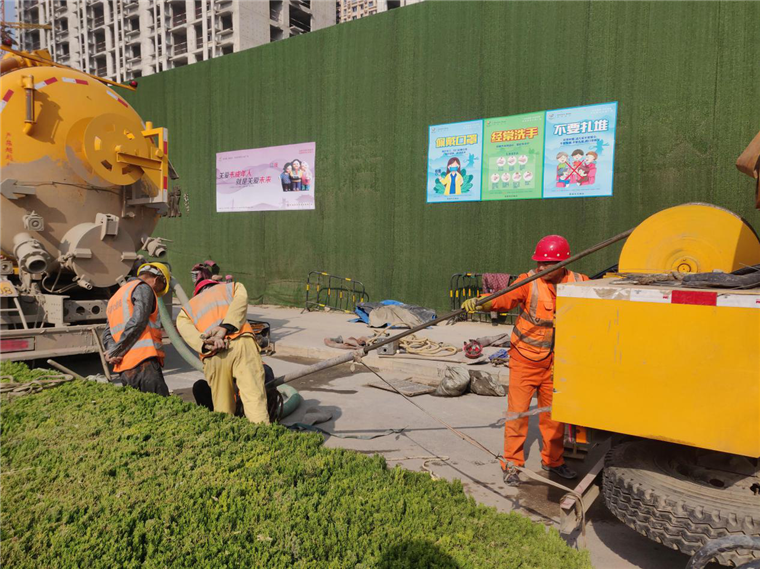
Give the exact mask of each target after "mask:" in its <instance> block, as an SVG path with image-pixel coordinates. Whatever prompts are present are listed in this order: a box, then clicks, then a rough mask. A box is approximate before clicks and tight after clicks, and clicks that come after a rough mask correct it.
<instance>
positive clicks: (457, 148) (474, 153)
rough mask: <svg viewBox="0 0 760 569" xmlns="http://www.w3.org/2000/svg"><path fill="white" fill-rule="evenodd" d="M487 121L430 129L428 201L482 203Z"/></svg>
mask: <svg viewBox="0 0 760 569" xmlns="http://www.w3.org/2000/svg"><path fill="white" fill-rule="evenodd" d="M482 137H483V121H482V120H477V121H468V122H460V123H453V124H444V125H433V126H431V127H430V129H429V139H430V140H429V144H428V172H427V202H428V203H435V202H438V203H440V202H464V201H478V200H480V182H481V171H480V164H481V160H482V154H483V152H482V150H483V141H482Z"/></svg>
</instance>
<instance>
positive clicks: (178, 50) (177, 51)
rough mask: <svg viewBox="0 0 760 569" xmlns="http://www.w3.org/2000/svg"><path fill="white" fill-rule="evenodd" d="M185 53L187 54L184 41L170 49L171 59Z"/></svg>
mask: <svg viewBox="0 0 760 569" xmlns="http://www.w3.org/2000/svg"><path fill="white" fill-rule="evenodd" d="M186 53H187V42H186V41H183V42H182V43H178V44H175V45H174V47H173V48H172V57H177V56H178V55H185V54H186Z"/></svg>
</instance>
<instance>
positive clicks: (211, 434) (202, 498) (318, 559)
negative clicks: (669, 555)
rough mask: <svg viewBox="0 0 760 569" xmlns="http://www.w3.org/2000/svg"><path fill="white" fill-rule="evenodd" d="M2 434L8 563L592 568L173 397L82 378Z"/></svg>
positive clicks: (378, 476)
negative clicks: (86, 380) (82, 379)
mask: <svg viewBox="0 0 760 569" xmlns="http://www.w3.org/2000/svg"><path fill="white" fill-rule="evenodd" d="M0 426H1V428H2V441H1V443H2V444H1V445H0V446H1V451H2V454H1V462H0V469H1V471H2V494H1V496H0V498H1V500H2V511H1V514H0V537H1V540H0V562H1V563H2V565H3V566H4V567H34V568H37V567H93V568H94V567H389V568H390V567H393V568H399V567H410V568H411V567H415V568H416V567H478V568H480V567H499V568H503V567H510V568H511V567H521V568H523V569H528V568H540V569H551V568H557V569H573V568H581V567H590V563H589V561H588V556H587V555H586V554H585V553H580V552H578V551H576V550H573V549H571V548H570V547H568V546H567V545H566V544H565V542H564V541H563V540H562V539H561V538H560V536H559V534H558V533H557V532H556V531H555V530H547V529H546V528H545V527H544V526H542V525H539V524H536V523H533V522H531V521H530V520H529V519H528V518H526V517H524V516H521V515H518V514H500V513H497V512H496V511H495V510H494V509H492V508H486V507H484V506H479V505H476V503H475V501H474V500H473V499H472V498H469V497H467V496H466V495H465V494H464V492H463V490H462V485H461V484H460V483H459V482H458V481H457V482H453V483H451V482H447V481H443V480H438V481H434V480H432V479H431V478H430V477H429V476H428V475H427V474H422V473H416V472H410V471H408V470H404V469H402V468H400V467H397V468H393V469H388V468H387V467H386V463H385V460H384V459H383V458H382V457H380V456H374V457H367V456H364V455H361V454H359V453H356V452H353V451H349V450H343V449H326V448H324V447H323V446H322V437H321V436H320V435H314V434H298V433H293V432H291V431H288V430H286V429H285V428H284V427H281V426H257V425H253V424H251V423H248V422H247V421H245V420H242V419H237V418H233V417H228V416H226V415H223V414H220V413H210V412H208V411H206V410H205V409H203V408H200V407H198V406H196V405H192V404H189V403H184V402H182V401H181V400H180V399H179V398H176V397H166V398H164V397H159V396H156V395H152V394H143V393H139V392H138V391H136V390H133V389H128V388H117V387H113V386H111V385H104V384H98V383H94V382H83V381H74V382H71V383H67V384H65V385H63V386H62V387H57V388H54V389H49V390H46V391H44V392H42V393H40V394H38V395H29V396H24V397H20V398H17V399H15V400H13V401H12V402H10V403H9V402H7V401H4V402H3V405H2V422H1V423H0Z"/></svg>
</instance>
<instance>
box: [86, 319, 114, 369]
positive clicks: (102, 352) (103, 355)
mask: <svg viewBox="0 0 760 569" xmlns="http://www.w3.org/2000/svg"><path fill="white" fill-rule="evenodd" d="M90 331H91V332H92V335H93V336H95V346H96V347H97V348H98V355H99V356H100V363H101V364H102V365H103V373H104V374H105V375H106V379H107V380H108V381H111V370H110V369H108V362H106V351H105V349H104V348H103V343H102V342H101V341H100V336H98V333H97V332H96V331H95V328H90Z"/></svg>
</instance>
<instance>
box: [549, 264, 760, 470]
mask: <svg viewBox="0 0 760 569" xmlns="http://www.w3.org/2000/svg"><path fill="white" fill-rule="evenodd" d="M613 281H614V279H607V280H603V281H589V282H586V283H577V284H566V285H560V287H559V289H558V295H557V311H556V348H555V350H556V351H555V355H556V359H555V368H554V387H555V395H554V403H553V409H552V418H553V419H555V420H557V421H562V422H565V423H571V424H574V425H580V426H584V427H591V428H595V429H602V430H607V431H612V432H615V433H623V434H628V435H635V436H641V437H646V438H650V439H657V440H662V441H669V442H674V443H680V444H685V445H690V446H694V447H700V448H706V449H712V450H716V451H722V452H727V453H733V454H739V455H744V456H749V457H760V292H759V291H758V290H753V291H747V292H744V291H733V290H732V291H726V290H707V289H679V288H668V287H661V286H651V285H650V286H641V285H632V284H613Z"/></svg>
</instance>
